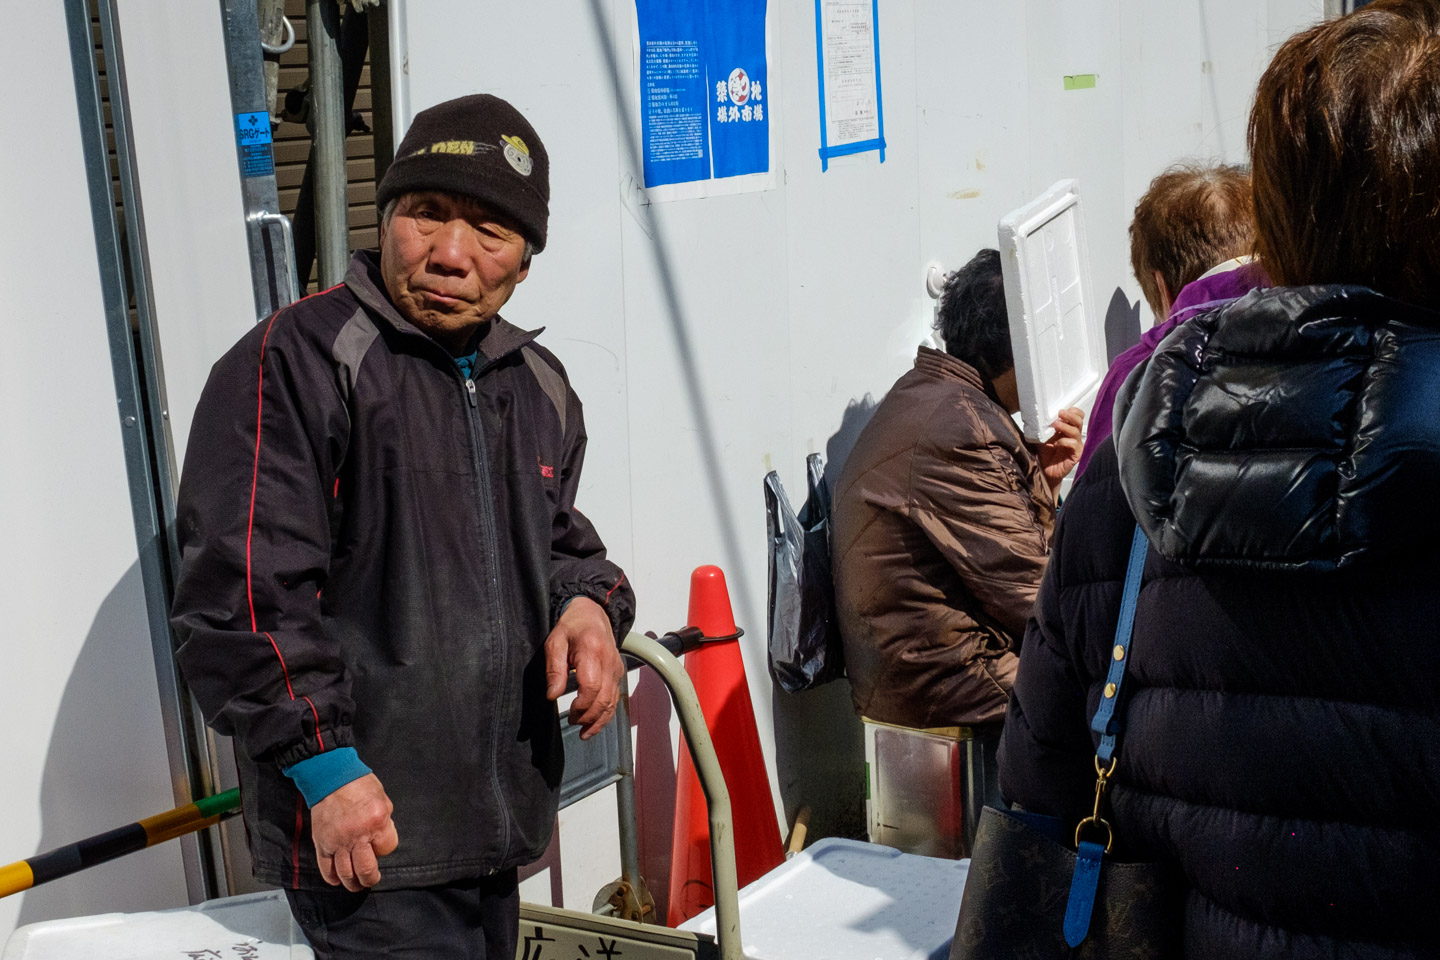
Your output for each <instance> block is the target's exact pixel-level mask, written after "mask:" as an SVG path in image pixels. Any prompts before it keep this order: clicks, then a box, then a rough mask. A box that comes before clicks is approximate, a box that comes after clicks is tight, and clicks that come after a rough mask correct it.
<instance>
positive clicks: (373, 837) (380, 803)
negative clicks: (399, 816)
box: [310, 773, 400, 893]
mask: <svg viewBox="0 0 1440 960" xmlns="http://www.w3.org/2000/svg"><path fill="white" fill-rule="evenodd" d="M394 810H395V805H394V804H392V803H391V802H390V798H389V797H388V796H386V795H385V788H384V787H382V786H381V785H380V778H379V777H377V776H375V774H373V773H369V774H366V775H365V776H363V777H361V778H360V779H359V780H352V781H350V782H349V783H347V784H345V786H343V787H341V788H340V789H339V790H336V791H335V792H334V793H332V794H330V795H329V796H328V797H326V798H325V799H324V800H321V801H320V802H319V803H317V804H315V806H313V807H311V808H310V833H311V836H313V837H314V838H315V858H316V859H317V860H319V861H320V875H321V876H322V877H324V878H325V882H326V883H328V884H332V885H339V884H343V885H344V886H345V889H346V890H349V891H350V892H351V893H357V892H359V891H360V890H362V889H364V888H366V887H373V886H375V884H377V883H379V882H380V863H379V858H380V857H383V856H385V855H386V854H389V853H394V852H395V848H396V847H397V846H399V844H400V837H399V835H398V834H396V832H395V821H394V820H391V819H390V814H391V813H392V812H394Z"/></svg>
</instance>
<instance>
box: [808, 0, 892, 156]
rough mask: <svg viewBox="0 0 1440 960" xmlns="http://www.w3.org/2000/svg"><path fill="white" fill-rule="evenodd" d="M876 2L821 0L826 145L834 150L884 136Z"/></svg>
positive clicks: (868, 0)
mask: <svg viewBox="0 0 1440 960" xmlns="http://www.w3.org/2000/svg"><path fill="white" fill-rule="evenodd" d="M874 10H875V8H874V5H873V4H872V2H871V0H821V3H820V30H821V37H822V42H823V43H824V45H825V49H824V51H823V61H824V64H825V142H826V145H827V146H828V147H830V148H831V149H833V148H835V147H843V146H845V145H846V144H849V143H862V142H864V141H866V140H874V139H876V138H878V137H879V136H880V109H879V103H878V102H877V98H876V86H877V84H876V82H875V80H876V78H875V69H876V63H875V18H874Z"/></svg>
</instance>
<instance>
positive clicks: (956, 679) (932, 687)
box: [833, 250, 1084, 727]
mask: <svg viewBox="0 0 1440 960" xmlns="http://www.w3.org/2000/svg"><path fill="white" fill-rule="evenodd" d="M936 328H937V329H938V330H939V332H940V334H941V336H942V337H943V339H944V341H945V346H946V352H944V353H941V352H940V351H938V350H932V349H931V348H929V347H923V346H922V347H921V348H920V353H919V356H917V357H916V358H915V366H914V368H913V369H911V370H910V371H909V372H908V373H906V374H905V375H904V376H902V377H901V378H900V379H899V380H898V381H896V383H895V386H894V387H893V388H891V390H890V392H889V394H888V395H886V397H885V399H884V400H883V401H882V402H881V403H880V405H879V407H878V408H876V410H875V415H874V417H873V418H872V419H871V420H870V422H869V423H868V424H867V425H866V426H865V429H864V430H863V431H862V432H861V434H860V437H859V440H858V441H857V443H856V445H855V449H854V450H853V451H852V452H851V454H850V456H849V457H848V459H847V460H846V461H845V465H844V468H843V470H842V471H841V474H840V481H839V483H838V485H837V486H836V487H835V490H834V524H835V525H834V531H833V564H834V574H835V599H836V607H837V613H838V615H839V623H840V634H841V637H842V638H843V640H844V645H845V662H846V666H847V669H848V671H849V674H850V682H851V688H852V695H853V698H854V702H855V709H856V711H857V712H859V713H860V714H862V715H863V716H865V717H867V718H869V719H871V720H878V721H881V722H884V723H893V724H899V725H902V726H908V727H945V726H972V725H983V724H994V723H998V722H999V721H1000V720H1002V719H1003V717H1004V715H1005V704H1006V701H1007V699H1008V698H1009V695H1010V687H1011V685H1012V684H1013V683H1014V680H1015V667H1016V663H1017V652H1018V645H1017V641H1018V640H1019V638H1020V637H1021V636H1022V635H1023V634H1024V631H1025V621H1026V620H1027V619H1028V618H1029V616H1030V608H1031V607H1032V606H1033V605H1034V603H1035V594H1036V591H1037V589H1038V588H1039V586H1040V579H1041V577H1042V575H1043V574H1044V572H1045V561H1046V557H1047V555H1048V554H1049V551H1050V534H1051V530H1052V529H1053V527H1054V522H1055V504H1056V498H1055V494H1056V490H1057V489H1058V487H1059V486H1060V481H1061V480H1062V479H1064V477H1065V476H1066V474H1068V473H1069V472H1070V471H1071V470H1072V469H1073V468H1074V466H1075V463H1076V462H1077V460H1078V458H1079V455H1080V446H1081V442H1080V427H1081V423H1082V422H1083V419H1084V414H1083V413H1082V412H1081V411H1080V410H1077V409H1074V408H1070V409H1067V410H1064V411H1062V412H1061V414H1060V417H1059V419H1057V420H1056V421H1055V424H1054V429H1055V433H1054V436H1053V437H1052V439H1050V440H1049V441H1047V442H1046V443H1044V444H1041V445H1031V444H1029V443H1027V442H1026V441H1025V440H1024V438H1023V437H1022V436H1021V434H1020V430H1019V428H1018V427H1016V425H1015V422H1014V420H1012V419H1011V415H1012V414H1013V413H1015V412H1016V411H1017V410H1019V409H1020V404H1019V399H1018V396H1017V394H1016V389H1015V361H1014V358H1013V355H1012V353H1011V349H1010V329H1009V321H1008V318H1007V315H1006V312H1005V291H1004V287H1003V284H1002V281H1001V277H1000V255H999V253H997V252H996V251H994V250H981V251H980V252H979V253H978V254H976V255H975V257H974V258H973V259H972V260H971V261H970V262H969V263H967V264H966V265H965V266H964V267H962V268H961V269H960V270H957V271H956V272H955V273H954V274H952V275H951V277H950V278H949V280H948V281H947V283H946V285H945V291H944V295H943V296H942V298H941V301H940V315H939V319H938V321H937V323H936Z"/></svg>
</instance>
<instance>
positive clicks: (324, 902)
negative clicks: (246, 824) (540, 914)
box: [285, 869, 520, 960]
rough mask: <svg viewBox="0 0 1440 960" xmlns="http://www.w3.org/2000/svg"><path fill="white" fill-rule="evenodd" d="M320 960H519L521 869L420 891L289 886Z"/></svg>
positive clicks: (294, 911)
mask: <svg viewBox="0 0 1440 960" xmlns="http://www.w3.org/2000/svg"><path fill="white" fill-rule="evenodd" d="M285 896H286V897H287V898H289V900H290V912H291V913H292V914H294V915H295V922H296V923H298V924H299V925H300V929H302V930H304V931H305V936H306V937H307V938H308V939H309V940H310V945H311V946H313V947H314V948H315V955H316V957H318V958H319V960H370V958H372V957H373V958H377V960H378V958H381V957H411V958H414V960H421V958H424V960H514V958H515V943H516V940H517V938H518V937H519V930H520V890H519V888H518V886H517V881H516V875H515V871H514V870H513V869H512V870H506V871H504V872H503V873H498V874H496V875H495V876H493V877H484V878H481V879H475V880H457V881H455V882H453V883H446V884H442V885H440V886H436V887H420V888H417V889H413V890H380V891H372V890H362V891H361V892H359V893H351V892H350V891H348V890H346V889H345V888H344V887H334V888H333V889H329V890H286V891H285Z"/></svg>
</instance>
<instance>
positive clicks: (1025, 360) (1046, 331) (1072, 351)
mask: <svg viewBox="0 0 1440 960" xmlns="http://www.w3.org/2000/svg"><path fill="white" fill-rule="evenodd" d="M1082 209H1083V208H1082V207H1081V204H1080V186H1079V183H1078V181H1075V180H1061V181H1060V182H1059V183H1056V184H1054V185H1052V186H1051V187H1050V189H1048V190H1046V191H1045V192H1044V193H1042V194H1041V195H1040V196H1039V197H1037V198H1036V199H1035V200H1033V201H1031V202H1030V203H1027V204H1026V205H1025V206H1023V207H1021V208H1020V209H1019V210H1016V211H1014V212H1013V213H1010V214H1007V215H1006V216H1005V217H1003V218H1002V219H1001V220H1000V226H999V241H1000V248H999V249H1000V263H1001V270H1002V272H1003V276H1004V280H1005V306H1006V310H1007V312H1008V313H1009V318H1010V343H1011V347H1012V349H1013V350H1014V354H1015V383H1016V387H1017V390H1018V393H1019V396H1020V415H1021V418H1022V420H1023V423H1024V426H1023V430H1024V433H1025V436H1026V437H1027V438H1029V439H1031V440H1045V439H1048V438H1049V436H1050V433H1051V430H1050V424H1051V423H1052V422H1054V420H1055V417H1056V416H1057V415H1058V414H1059V413H1060V411H1061V410H1062V409H1064V408H1065V407H1072V406H1083V405H1084V403H1085V401H1086V400H1087V397H1088V396H1089V395H1090V394H1092V393H1094V391H1095V390H1096V388H1097V387H1098V386H1099V384H1100V380H1101V378H1102V377H1104V375H1105V369H1106V361H1105V326H1104V324H1105V316H1104V312H1103V310H1102V309H1101V308H1100V307H1099V305H1098V304H1097V303H1096V301H1095V298H1094V294H1093V292H1092V290H1091V286H1090V255H1089V251H1088V249H1087V247H1086V244H1085V222H1084V217H1083V214H1082Z"/></svg>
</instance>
